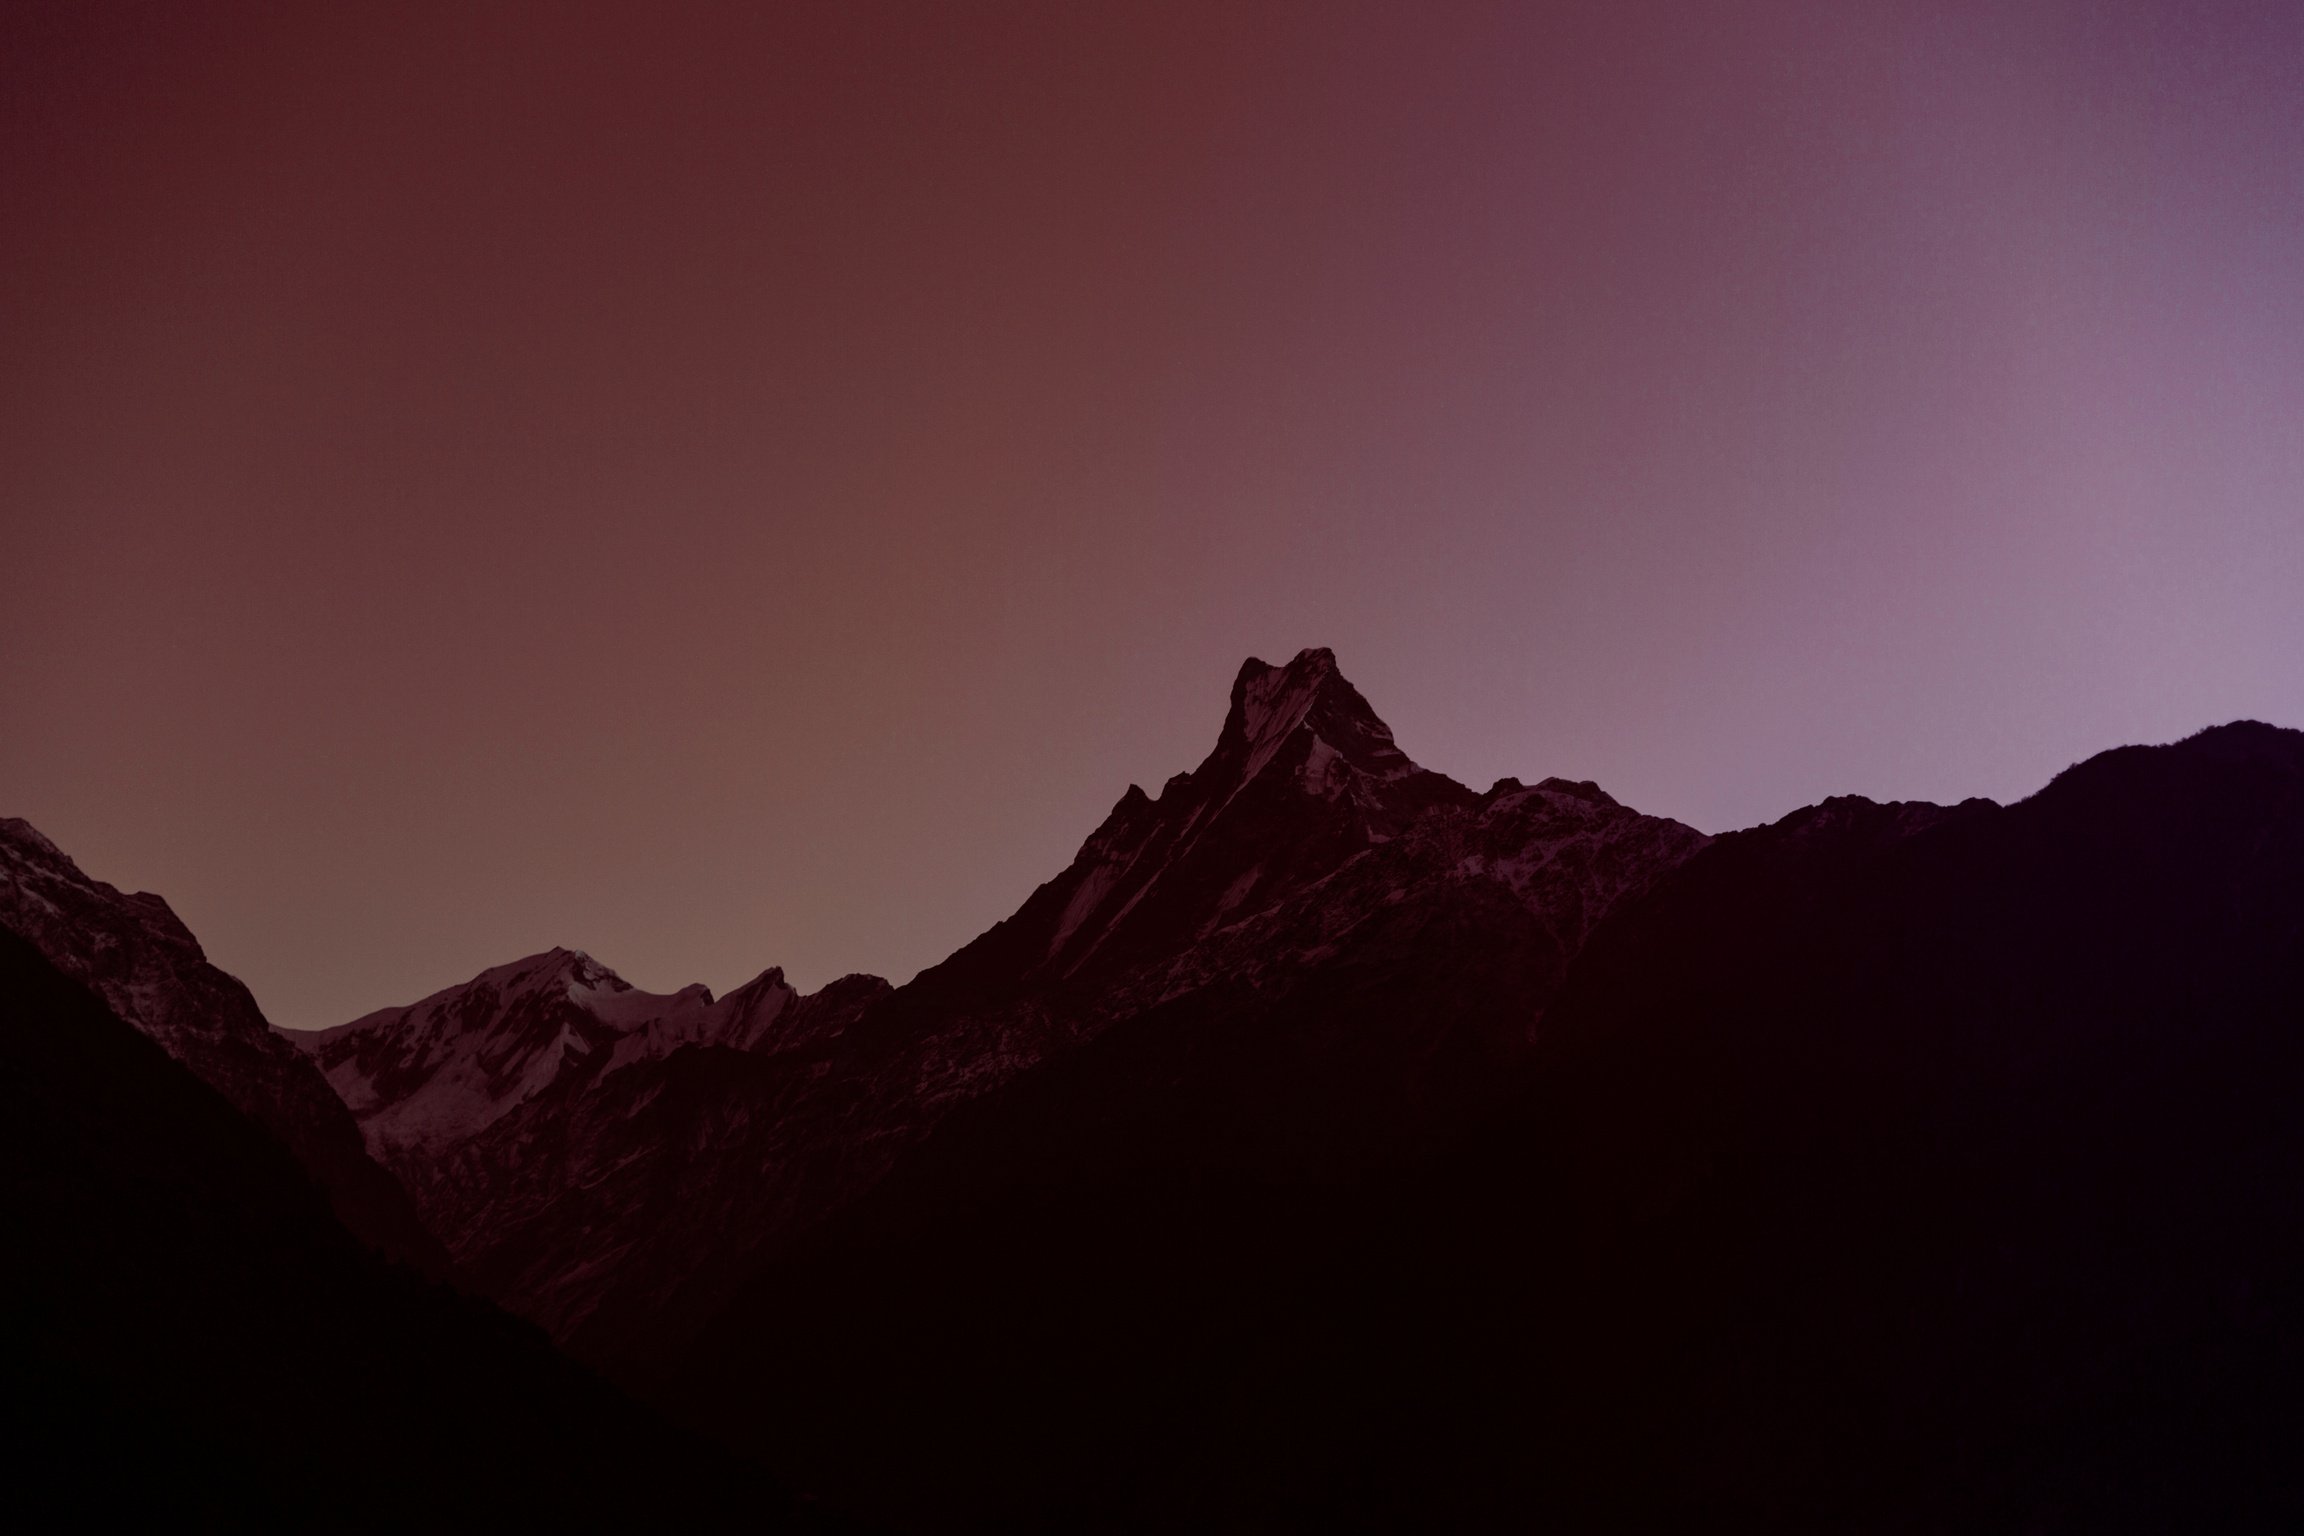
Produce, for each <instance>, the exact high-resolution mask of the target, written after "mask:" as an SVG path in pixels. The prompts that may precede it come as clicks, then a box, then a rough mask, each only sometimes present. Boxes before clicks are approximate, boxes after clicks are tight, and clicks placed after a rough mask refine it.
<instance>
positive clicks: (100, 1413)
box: [0, 932, 813, 1531]
mask: <svg viewBox="0 0 2304 1536" xmlns="http://www.w3.org/2000/svg"><path fill="white" fill-rule="evenodd" d="M0 1012H4V1016H5V1019H6V1028H5V1030H4V1032H0V1228H4V1230H5V1231H6V1234H7V1244H6V1258H5V1260H4V1261H0V1376H4V1377H5V1379H6V1381H7V1391H6V1393H5V1396H4V1404H5V1412H6V1416H7V1423H6V1432H5V1438H4V1442H0V1454H4V1456H5V1464H6V1470H7V1488H6V1493H5V1503H6V1507H7V1508H8V1509H9V1510H10V1512H11V1515H12V1516H13V1518H14V1520H16V1521H19V1522H21V1523H20V1524H18V1525H17V1528H18V1529H23V1530H35V1529H38V1530H52V1529H88V1530H98V1529H111V1530H122V1529H142V1530H163V1529H205V1530H296V1531H305V1530H353V1531H371V1530H372V1531H414V1530H441V1529H452V1530H528V1529H546V1528H553V1529H577V1530H599V1529H608V1528H615V1527H629V1526H633V1525H647V1526H651V1527H661V1526H665V1525H669V1526H671V1527H676V1528H690V1529H706V1528H708V1529H725V1530H739V1529H741V1530H759V1529H764V1528H779V1529H785V1528H794V1525H795V1522H794V1521H793V1519H792V1517H791V1516H790V1514H789V1511H788V1508H787V1506H786V1505H785V1503H784V1501H782V1500H781V1499H780V1498H779V1497H778V1496H777V1495H776V1494H775V1493H774V1491H773V1490H772V1489H771V1488H770V1487H769V1486H767V1484H766V1483H765V1481H764V1480H762V1479H759V1478H757V1477H755V1476H753V1475H751V1474H749V1473H747V1472H745V1471H744V1470H743V1469H742V1468H741V1467H740V1466H739V1465H738V1463H737V1462H736V1461H735V1460H734V1459H733V1458H731V1457H728V1456H727V1455H725V1454H724V1453H721V1452H719V1451H716V1450H712V1449H710V1448H708V1447H706V1446H705V1445H703V1444H702V1443H701V1442H698V1441H695V1440H692V1439H690V1438H689V1437H687V1436H685V1435H683V1434H680V1433H678V1432H676V1431H673V1430H671V1429H669V1428H667V1427H666V1426H664V1425H663V1424H662V1423H661V1422H660V1421H659V1420H657V1419H656V1418H655V1417H654V1416H653V1415H651V1414H649V1413H648V1412H647V1411H645V1410H643V1409H642V1408H640V1407H639V1406H638V1405H637V1404H634V1403H632V1402H630V1401H629V1400H627V1399H625V1398H624V1397H623V1396H622V1395H621V1394H620V1393H618V1392H617V1391H615V1390H614V1389H613V1388H611V1387H609V1386H608V1385H607V1384H606V1383H605V1382H602V1381H600V1380H599V1379H597V1378H596V1377H594V1376H592V1375H591V1374H590V1373H589V1372H587V1371H585V1370H584V1369H582V1368H581V1367H579V1366H577V1365H575V1364H574V1363H572V1362H570V1361H569V1360H567V1359H566V1358H564V1357H562V1356H561V1355H559V1354H558V1353H557V1352H556V1351H554V1350H553V1349H552V1347H551V1345H550V1343H549V1342H548V1341H547V1340H546V1339H545V1338H544V1336H543V1335H542V1334H541V1333H539V1332H537V1331H536V1330H535V1329H533V1328H532V1327H530V1326H528V1325H526V1324H523V1323H519V1322H515V1321H514V1320H513V1319H511V1318H508V1317H506V1316H504V1315H503V1314H502V1313H500V1312H498V1311H496V1309H495V1308H493V1307H491V1306H489V1305H487V1304H486V1303H483V1302H476V1301H473V1300H470V1299H467V1298H465V1297H462V1296H459V1295H457V1294H456V1293H454V1292H453V1291H451V1290H449V1289H447V1288H446V1287H444V1286H441V1285H438V1284H436V1283H433V1282H430V1281H427V1280H424V1279H422V1278H421V1277H419V1276H417V1275H415V1274H413V1273H412V1272H410V1271H408V1270H406V1269H403V1268H401V1267H399V1266H397V1265H395V1264H393V1263H391V1262H389V1261H387V1260H385V1259H383V1258H381V1257H379V1256H378V1255H376V1254H374V1253H372V1252H370V1251H368V1250H367V1249H365V1248H364V1247H363V1246H362V1245H361V1244H360V1242H359V1241H358V1240H357V1239H355V1238H354V1237H353V1236H352V1235H351V1234H350V1233H349V1232H347V1231H346V1230H345V1228H344V1227H343V1226H342V1225H341V1224H340V1223H339V1222H338V1220H337V1219H336V1217H335V1216H334V1214H333V1213H332V1212H331V1211H330V1209H329V1206H328V1202H327V1200H326V1198H325V1197H324V1195H323V1194H322V1193H321V1192H320V1191H318V1190H316V1189H315V1188H314V1186H313V1185H312V1184H311V1182H310V1181H309V1179H308V1176H307V1175H306V1173H305V1171H304V1170H303V1169H302V1168H301V1167H299V1166H298V1164H297V1163H296V1162H295V1161H294V1160H293V1159H292V1158H291V1157H290V1156H289V1154H288V1152H287V1151H286V1150H285V1148H283V1147H282V1145H281V1144H280V1143H279V1142H278V1141H277V1140H275V1139H274V1138H273V1137H272V1136H271V1135H270V1134H269V1133H268V1132H266V1131H265V1130H264V1129H263V1128H262V1127H260V1126H258V1125H256V1124H255V1123H254V1122H253V1121H251V1120H249V1119H248V1118H247V1117H245V1116H244V1115H242V1114H241V1113H240V1112H239V1111H237V1110H236V1109H234V1108H233V1106H232V1105H231V1104H230V1103H228V1102H227V1101H226V1100H225V1099H224V1098H223V1097H222V1096H221V1095H219V1094H218V1093H216V1092H215V1091H214V1090H213V1089H211V1088H209V1087H208V1086H206V1085H205V1084H203V1083H201V1082H200V1081H198V1080H197V1079H196V1078H195V1077H193V1076H192V1074H191V1073H190V1072H189V1071H187V1070H186V1069H185V1068H184V1067H182V1066H181V1065H179V1064H178V1063H176V1062H174V1061H172V1060H170V1059H169V1058H168V1056H167V1055H166V1054H165V1053H164V1052H163V1051H162V1050H161V1049H160V1048H159V1047H158V1046H157V1045H155V1044H154V1043H153V1042H151V1041H150V1040H148V1039H146V1038H145V1037H144V1036H142V1035H141V1034H140V1033H138V1032H137V1031H136V1030H134V1029H132V1028H131V1027H130V1026H129V1025H127V1024H126V1023H124V1022H123V1021H121V1020H120V1019H119V1018H118V1017H117V1016H116V1015H114V1014H113V1013H112V1012H111V1011H110V1010H109V1009H108V1008H106V1007H105V1005H104V1004H103V1003H102V1002H101V1001H100V1000H99V999H97V998H96V997H95V996H94V995H93V994H91V993H90V992H89V991H88V990H87V989H86V988H85V987H84V986H82V985H81V984H79V983H78V982H76V981H74V980H73V979H71V978H70V977H67V976H65V975H64V974H62V973H61V972H60V971H58V970H57V969H56V967H55V966H54V965H52V964H51V963H50V962H49V961H48V960H46V959H45V958H44V957H43V956H41V955H40V954H39V953H38V952H37V951H36V950H35V949H33V948H32V946H31V945H29V944H28V943H26V942H25V941H23V940H22V939H20V938H18V937H17V936H16V935H14V934H12V933H6V932H0ZM811 1528H813V1527H811Z"/></svg>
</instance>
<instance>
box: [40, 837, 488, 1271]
mask: <svg viewBox="0 0 2304 1536" xmlns="http://www.w3.org/2000/svg"><path fill="white" fill-rule="evenodd" d="M0 929H6V930H8V931H10V932H13V933H15V934H17V935H18V936H20V937H22V938H24V939H25V940H27V941H28V942H30V943H31V944H32V945H33V946H34V947H35V948H37V949H38V950H39V951H40V952H41V953H42V954H43V955H45V956H46V957H47V958H48V960H49V961H50V962H51V963H52V964H54V965H55V966H56V967H57V968H58V969H59V970H61V971H63V972H64V973H65V974H66V975H68V976H71V977H73V978H75V979H77V980H79V981H81V982H83V983H85V984H87V985H88V986H90V987H91V988H93V989H94V990H95V991H96V992H97V993H99V994H100V995H101V996H102V997H103V998H104V1000H105V1002H106V1003H107V1004H108V1005H109V1006H110V1007H111V1008H112V1009H113V1011H114V1012H116V1013H117V1014H119V1016H120V1017H122V1018H124V1019H126V1020H128V1021H129V1022H130V1023H131V1024H133V1025H135V1026H136V1028H138V1029H140V1030H142V1031H143V1032H144V1033H145V1034H146V1035H148V1036H149V1037H151V1038H152V1039H153V1040H154V1041H156V1042H158V1043H159V1045H160V1046H161V1048H162V1049H164V1050H165V1051H167V1052H168V1054H169V1055H170V1056H173V1057H174V1058H175V1059H176V1060H178V1061H180V1062H182V1063H183V1064H184V1065H185V1066H186V1067H188V1068H190V1069H191V1071H192V1073H193V1074H194V1075H195V1076H197V1077H198V1078H199V1079H200V1080H201V1081H202V1082H204V1083H206V1084H208V1085H209V1086H210V1087H211V1088H214V1089H215V1090H216V1091H217V1092H219V1093H221V1094H223V1095H224V1097H225V1098H226V1099H227V1100H229V1101H230V1102H231V1103H232V1104H233V1106H234V1107H235V1108H237V1109H239V1110H240V1111H241V1112H242V1113H243V1114H246V1115H248V1116H249V1117H250V1118H251V1119H253V1120H255V1121H256V1122H257V1123H258V1124H260V1125H262V1126H264V1127H265V1128H266V1129H267V1130H269V1131H271V1132H272V1134H273V1135H275V1136H277V1137H279V1139H280V1140H281V1142H282V1143H283V1144H284V1145H286V1146H287V1147H288V1149H289V1150H290V1151H291V1152H293V1153H294V1154H295V1155H296V1158H297V1160H298V1161H299V1162H301V1163H302V1164H303V1165H304V1167H305V1169H306V1170H307V1172H309V1173H310V1174H311V1176H312V1177H313V1178H314V1179H315V1180H316V1181H318V1183H319V1184H320V1186H321V1188H323V1189H324V1190H326V1191H327V1193H328V1199H329V1203H330V1204H331V1205H332V1206H333V1207H334V1209H335V1211H336V1214H337V1216H338V1217H339V1218H340V1219H342V1221H343V1222H344V1224H345V1226H346V1227H348V1228H350V1229H351V1230H352V1231H353V1232H354V1233H355V1234H357V1235H358V1236H359V1237H360V1238H361V1239H363V1240H364V1241H366V1242H368V1243H370V1244H372V1245H373V1246H375V1247H377V1248H378V1249H381V1250H382V1251H383V1252H385V1253H386V1254H389V1255H391V1256H392V1257H393V1258H396V1259H398V1260H400V1261H401V1262H403V1263H407V1264H411V1265H413V1266H415V1267H416V1268H418V1269H420V1270H422V1271H424V1272H425V1273H427V1274H432V1275H440V1274H443V1273H445V1272H446V1270H447V1268H448V1256H447V1253H446V1252H445V1250H443V1249H442V1247H441V1246H440V1244H439V1242H438V1241H437V1240H436V1239H435V1238H434V1237H433V1236H432V1234H431V1233H430V1231H429V1230H428V1229H427V1228H426V1227H425V1225H424V1223H423V1222H422V1221H421V1220H420V1219H419V1218H418V1216H417V1213H416V1208H415V1206H414V1205H413V1204H412V1203H411V1202H410V1200H409V1197H408V1194H407V1192H406V1191H405V1190H403V1189H402V1188H401V1187H400V1184H399V1183H398V1181H397V1180H395V1179H394V1178H393V1176H392V1175H391V1174H389V1173H387V1172H385V1171H384V1169H382V1168H381V1167H379V1166H378V1165H377V1164H376V1163H375V1162H374V1161H373V1160H372V1159H371V1158H370V1157H369V1156H368V1154H367V1151H366V1150H365V1148H364V1147H363V1145H362V1142H361V1137H360V1132H359V1129H358V1127H357V1126H355V1125H354V1124H353V1121H352V1117H351V1116H350V1115H349V1114H347V1113H346V1112H345V1108H344V1105H343V1103H342V1102H341V1101H340V1100H339V1099H338V1098H337V1096H336V1094H335V1093H334V1092H333V1091H332V1090H331V1089H330V1087H329V1085H328V1084H327V1083H326V1082H325V1081H324V1080H323V1079H322V1078H321V1076H320V1074H319V1073H318V1072H317V1071H315V1070H313V1068H312V1066H311V1064H310V1063H309V1062H307V1061H306V1060H304V1058H303V1057H302V1056H300V1055H299V1054H298V1053H297V1052H296V1051H295V1050H294V1049H293V1048H292V1047H291V1046H290V1045H289V1044H288V1043H287V1042H286V1041H284V1040H282V1039H280V1038H279V1037H278V1036H276V1035H275V1034H274V1033H273V1031H272V1028H271V1026H270V1025H268V1024H267V1023H266V1022H265V1021H264V1016H263V1014H262V1013H261V1012H259V1011H258V1009H257V1007H256V1000H255V999H254V998H253V997H251V996H249V995H248V989H247V988H246V987H244V986H242V985H241V984H240V983H239V982H238V981H236V980H234V979H233V978H232V977H230V976H227V975H226V974H224V973H223V972H222V971H220V970H218V969H216V967H214V966H212V965H210V964H209V963H208V958H207V956H206V955H205V954H203V953H202V952H201V949H200V944H199V941H198V940H196V939H194V938H193V936H192V933H191V930H189V929H187V928H186V927H185V926H184V924H183V923H182V922H181V921H179V920H178V918H177V916H176V914H175V913H174V912H172V911H170V910H169V907H168V903H167V902H165V901H163V900H162V899H161V898H159V897H158V896H154V895H152V894H150V893H149V892H139V893H137V894H136V895H133V896H128V895H123V894H121V892H119V891H118V890H116V889H114V888H113V887H112V886H109V885H107V884H105V883H104V882H103V881H101V880H92V879H90V878H89V877H88V876H86V875H84V874H82V873H81V871H80V867H79V866H78V865H76V864H74V863H73V862H72V860H71V859H69V858H68V857H66V856H65V855H64V853H63V852H62V850H60V849H58V848H57V847H56V845H55V844H54V843H51V842H50V841H48V839H47V838H45V837H43V836H41V835H40V833H39V832H38V831H36V830H34V829H33V827H32V825H31V824H30V823H29V822H25V821H21V820H18V819H16V818H13V817H0Z"/></svg>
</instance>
